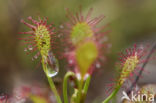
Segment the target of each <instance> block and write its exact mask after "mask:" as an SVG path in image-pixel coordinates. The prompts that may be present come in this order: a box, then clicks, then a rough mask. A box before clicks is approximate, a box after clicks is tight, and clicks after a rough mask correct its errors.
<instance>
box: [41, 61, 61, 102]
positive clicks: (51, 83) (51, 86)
mask: <svg viewBox="0 0 156 103" xmlns="http://www.w3.org/2000/svg"><path fill="white" fill-rule="evenodd" d="M42 66H43V70H44V72H45V75H46V77H47V79H48V82H49V85H50V88H51V90H52V92H53V93H54V95H55V98H56V101H57V103H62V101H61V98H60V96H59V94H58V92H57V89H56V87H55V84H54V82H53V80H52V78H51V77H49V76H48V75H47V73H46V70H47V66H46V64H45V63H44V61H43V60H42Z"/></svg>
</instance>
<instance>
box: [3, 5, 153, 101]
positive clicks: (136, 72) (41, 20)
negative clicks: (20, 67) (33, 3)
mask: <svg viewBox="0 0 156 103" xmlns="http://www.w3.org/2000/svg"><path fill="white" fill-rule="evenodd" d="M92 12H93V8H90V9H89V10H88V12H86V14H85V13H82V10H81V7H80V9H79V11H78V12H76V13H73V12H72V11H71V10H70V9H66V17H67V20H66V21H65V22H64V23H63V24H60V25H61V26H60V28H57V26H55V24H53V23H49V20H48V18H47V17H41V16H38V17H37V19H36V18H33V17H31V16H29V17H28V18H27V19H21V23H22V24H24V25H25V26H24V27H25V28H27V30H28V31H23V32H19V35H20V41H22V42H24V46H25V48H24V51H25V52H26V53H27V54H33V56H32V57H31V59H32V61H36V60H37V59H38V61H39V63H40V64H41V67H42V70H43V73H44V74H45V76H46V78H47V82H48V83H49V87H50V89H51V91H50V94H52V95H45V92H44V91H42V90H41V89H40V87H39V86H33V87H31V86H24V87H19V88H18V93H17V91H15V92H16V93H14V92H13V94H18V97H17V96H16V95H11V96H7V95H4V96H1V97H0V103H85V100H86V97H87V93H88V89H89V85H90V82H91V79H92V78H93V76H94V75H93V74H94V73H96V72H100V71H99V69H107V68H105V63H106V62H107V60H106V59H107V58H108V55H109V53H111V46H113V45H112V44H111V41H109V33H110V32H111V31H110V30H108V29H107V28H108V27H111V25H108V24H105V25H101V22H102V21H104V20H105V16H104V15H99V16H97V17H93V16H92ZM60 34H61V35H60ZM107 39H108V40H107ZM57 47H58V48H61V49H58V48H57ZM155 48H156V47H155V45H154V46H152V45H148V44H145V43H144V44H137V43H134V45H133V46H132V47H130V48H127V49H125V50H122V52H120V53H119V55H118V53H116V54H117V56H118V58H119V59H118V62H117V63H116V66H114V69H118V71H119V72H118V76H116V77H115V78H114V80H113V81H112V83H110V84H109V83H108V86H105V87H104V88H105V89H106V90H107V91H105V94H107V96H106V97H105V98H104V99H103V100H102V101H101V102H100V103H118V102H116V101H115V98H116V97H117V94H118V93H119V91H120V90H121V89H124V91H126V93H127V96H128V95H129V94H131V92H132V91H134V90H135V89H134V88H135V87H136V86H137V82H138V79H139V78H141V75H142V72H145V73H146V72H147V71H145V70H144V67H145V65H146V63H147V62H149V61H154V60H155V57H154V56H153V55H152V54H154V53H155ZM57 52H58V54H57ZM61 60H64V61H66V62H65V63H66V66H65V68H66V70H65V71H66V73H65V75H64V76H63V78H62V81H61V84H62V90H58V89H57V86H56V84H55V82H54V77H57V76H58V74H59V72H60V71H62V68H61V67H62V66H61V65H60V61H61ZM35 70H36V71H37V70H38V69H35ZM103 82H105V81H103ZM129 83H130V86H128V87H127V86H126V85H129ZM149 87H150V88H149ZM97 89H98V88H97ZM154 89H155V87H154V86H148V89H146V87H143V88H140V89H139V90H135V93H137V94H138V95H137V96H139V95H140V94H141V93H145V94H147V96H149V97H150V96H151V95H150V94H153V95H156V94H154V93H155V92H154V93H153V91H154ZM46 91H47V92H49V90H48V89H46ZM107 92H109V93H107ZM137 96H136V98H137ZM49 97H51V98H50V99H49ZM140 98H141V97H140ZM151 98H152V97H151ZM27 99H29V101H27ZM51 99H52V100H51ZM139 100H142V101H139ZM125 101H126V102H125ZM122 102H123V103H153V102H151V101H149V99H146V98H145V99H144V98H143V99H136V101H132V100H130V99H129V100H126V99H124V100H122Z"/></svg>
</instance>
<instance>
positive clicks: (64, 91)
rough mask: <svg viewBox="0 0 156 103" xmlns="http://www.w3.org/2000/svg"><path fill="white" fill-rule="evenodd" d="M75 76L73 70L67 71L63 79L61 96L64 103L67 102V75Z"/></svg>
mask: <svg viewBox="0 0 156 103" xmlns="http://www.w3.org/2000/svg"><path fill="white" fill-rule="evenodd" d="M71 76H75V74H74V73H73V72H67V73H66V75H65V77H64V81H63V98H64V103H68V93H67V82H68V79H69V77H71Z"/></svg>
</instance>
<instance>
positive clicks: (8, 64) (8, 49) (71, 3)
mask: <svg viewBox="0 0 156 103" xmlns="http://www.w3.org/2000/svg"><path fill="white" fill-rule="evenodd" d="M80 5H81V6H82V8H83V9H82V10H83V13H84V14H86V13H87V11H88V10H89V8H91V7H93V8H94V11H93V14H92V17H96V16H99V15H100V14H104V15H105V16H106V18H105V19H104V20H103V21H102V22H101V23H100V25H106V24H107V23H110V26H109V27H108V28H109V30H111V33H109V34H108V36H109V41H110V43H112V49H111V52H110V54H109V56H108V57H109V58H108V60H107V65H104V66H103V68H101V70H100V72H97V73H95V75H94V77H93V79H92V83H91V86H90V91H89V95H88V97H87V98H88V99H87V100H88V103H90V101H93V100H94V99H96V98H99V97H101V98H103V93H102V92H104V88H105V86H104V84H105V83H104V82H105V80H107V79H108V78H107V76H108V75H109V76H112V74H111V73H112V72H113V71H115V70H114V63H115V61H117V56H118V55H117V53H118V52H120V51H122V50H123V49H124V48H125V47H127V46H129V45H132V44H133V43H135V42H143V41H147V40H149V41H156V36H155V35H156V0H0V93H3V92H10V91H11V90H12V88H13V87H14V86H15V84H18V83H20V82H33V81H37V82H40V83H46V80H45V77H44V74H43V72H42V68H41V67H40V68H39V69H38V68H37V69H34V68H35V66H36V65H37V64H38V61H36V62H32V61H31V56H28V55H26V54H25V53H24V50H23V49H24V47H23V45H21V41H20V40H18V38H19V37H20V36H21V35H20V34H18V32H21V31H27V30H28V29H29V28H27V27H26V26H24V25H23V24H21V23H20V20H21V19H22V18H23V19H26V18H27V17H28V16H32V17H37V16H41V17H44V16H46V17H48V23H51V22H52V23H54V25H55V26H56V27H59V25H61V24H62V23H64V22H66V21H67V20H68V19H67V18H66V16H65V8H69V9H70V10H71V11H72V12H73V13H75V12H76V11H77V10H78V9H79V6H80ZM151 38H152V39H151ZM60 65H61V66H60V73H59V76H57V77H56V81H57V80H58V78H60V77H63V74H64V73H65V71H66V70H67V69H66V68H65V66H64V61H60ZM96 74H98V75H96ZM99 74H100V75H99ZM106 74H107V75H106ZM101 78H102V79H101ZM58 84H60V85H61V83H59V82H58Z"/></svg>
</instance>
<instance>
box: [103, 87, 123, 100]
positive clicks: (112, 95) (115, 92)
mask: <svg viewBox="0 0 156 103" xmlns="http://www.w3.org/2000/svg"><path fill="white" fill-rule="evenodd" d="M120 87H121V86H118V87H116V89H114V91H113V92H112V93H111V94H110V95H109V96H108V97H107V98H106V99H105V100H104V101H103V102H102V103H108V102H109V101H110V100H111V99H112V98H113V97H114V96H116V94H117V93H118V91H119V90H120Z"/></svg>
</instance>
